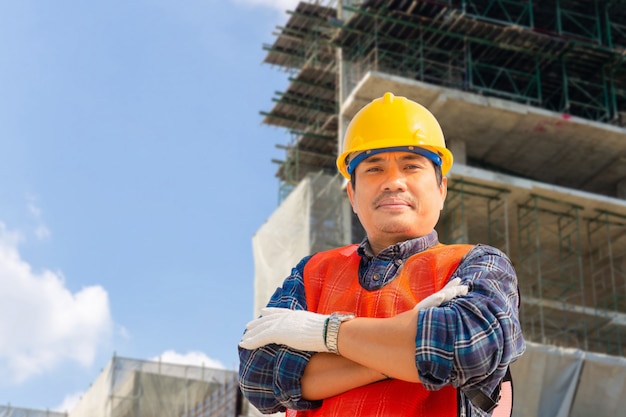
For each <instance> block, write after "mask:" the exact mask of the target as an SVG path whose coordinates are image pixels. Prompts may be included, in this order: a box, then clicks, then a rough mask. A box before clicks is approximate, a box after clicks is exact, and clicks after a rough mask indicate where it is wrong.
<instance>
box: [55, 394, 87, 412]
mask: <svg viewBox="0 0 626 417" xmlns="http://www.w3.org/2000/svg"><path fill="white" fill-rule="evenodd" d="M84 394H85V393H84V392H82V391H80V392H75V393H74V394H70V395H66V396H65V398H64V399H63V402H62V403H61V404H60V405H59V406H58V407H55V408H54V409H53V411H57V412H59V413H67V412H70V411H72V410H73V409H74V407H75V406H76V404H78V401H79V400H80V399H81V397H82V396H83V395H84Z"/></svg>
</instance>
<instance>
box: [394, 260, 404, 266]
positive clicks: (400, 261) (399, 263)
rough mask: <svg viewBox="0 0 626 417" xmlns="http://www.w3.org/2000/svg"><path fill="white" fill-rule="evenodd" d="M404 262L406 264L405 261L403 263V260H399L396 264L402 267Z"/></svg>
mask: <svg viewBox="0 0 626 417" xmlns="http://www.w3.org/2000/svg"><path fill="white" fill-rule="evenodd" d="M403 262H404V261H403V260H402V259H398V260H397V261H396V263H397V264H398V265H402V263H403Z"/></svg>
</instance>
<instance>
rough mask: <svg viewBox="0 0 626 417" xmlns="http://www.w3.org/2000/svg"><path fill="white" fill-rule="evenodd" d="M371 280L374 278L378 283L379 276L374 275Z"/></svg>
mask: <svg viewBox="0 0 626 417" xmlns="http://www.w3.org/2000/svg"><path fill="white" fill-rule="evenodd" d="M372 278H374V281H378V280H379V279H380V274H374V276H373V277H372Z"/></svg>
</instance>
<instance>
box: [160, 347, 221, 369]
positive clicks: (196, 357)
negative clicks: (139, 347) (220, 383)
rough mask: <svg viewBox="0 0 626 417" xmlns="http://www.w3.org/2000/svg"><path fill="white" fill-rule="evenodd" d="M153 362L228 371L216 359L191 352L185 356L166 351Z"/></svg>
mask: <svg viewBox="0 0 626 417" xmlns="http://www.w3.org/2000/svg"><path fill="white" fill-rule="evenodd" d="M151 360H153V361H161V362H163V363H173V364H177V365H194V366H204V367H207V368H215V369H226V367H225V366H224V364H222V363H221V362H220V361H218V360H216V359H212V358H209V357H208V356H207V355H205V354H204V353H202V352H197V351H191V352H187V353H185V354H180V353H177V352H175V351H173V350H166V351H165V352H163V353H161V355H159V356H157V357H155V358H152V359H151Z"/></svg>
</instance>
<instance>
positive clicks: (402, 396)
mask: <svg viewBox="0 0 626 417" xmlns="http://www.w3.org/2000/svg"><path fill="white" fill-rule="evenodd" d="M452 160H453V157H452V154H451V152H450V151H449V150H448V149H447V148H446V147H445V141H444V137H443V133H442V131H441V128H440V126H439V123H438V122H437V120H436V119H435V118H434V116H433V115H432V114H431V113H430V112H429V111H428V110H427V109H426V108H424V107H423V106H421V105H419V104H418V103H415V102H413V101H410V100H408V99H406V98H404V97H395V96H394V95H393V94H391V93H386V94H385V95H384V96H383V97H381V98H378V99H376V100H374V101H372V102H371V103H370V104H368V105H367V106H365V107H364V108H363V109H361V110H360V111H359V112H358V113H357V114H356V115H355V117H354V118H353V119H352V121H351V122H350V125H349V126H348V128H347V131H346V135H345V138H344V143H343V151H342V153H341V154H340V155H339V157H338V159H337V166H338V168H339V171H340V172H341V173H342V174H343V176H344V177H346V178H347V179H348V180H349V183H348V184H347V192H348V197H349V199H350V203H351V204H352V208H353V210H354V212H355V213H356V214H357V216H358V218H359V221H360V222H361V224H362V225H363V227H364V229H365V231H366V234H367V237H366V238H365V239H364V241H363V242H362V243H361V244H360V245H350V246H347V247H343V248H338V249H334V250H330V251H326V252H321V253H317V254H314V255H312V256H308V257H306V258H304V259H303V260H302V261H301V262H300V263H299V264H298V265H297V266H296V267H295V268H294V269H293V270H292V274H291V276H289V277H288V278H287V279H286V280H285V281H284V283H283V286H282V287H281V288H278V289H277V290H276V292H275V293H274V295H273V296H272V298H271V300H270V302H269V304H268V308H266V309H264V310H263V311H262V316H261V317H260V318H258V319H256V320H253V321H252V322H250V323H249V324H248V326H247V331H246V332H245V333H244V336H243V339H242V341H241V342H240V348H239V352H240V359H241V364H240V370H239V374H240V386H241V389H242V391H243V393H244V394H245V395H246V397H247V398H248V399H249V401H250V402H251V403H252V404H253V405H255V406H256V407H257V408H258V409H259V410H260V411H261V412H263V413H274V412H278V411H284V410H288V414H293V413H295V412H297V415H298V416H309V415H311V416H429V417H430V416H442V417H443V416H446V417H447V416H486V415H491V413H492V409H493V406H494V404H495V403H496V402H497V401H498V399H499V396H500V395H499V393H500V386H501V381H502V379H503V378H504V376H505V374H507V372H508V366H509V364H510V363H511V362H513V361H514V360H516V359H517V358H518V357H519V356H520V355H521V354H522V353H523V351H524V348H525V345H524V340H523V337H522V334H521V327H520V323H519V317H518V303H519V297H518V291H517V277H516V274H515V271H514V269H513V267H512V265H511V263H510V261H509V260H508V258H507V257H506V256H505V255H504V254H503V253H502V252H500V251H499V250H497V249H495V248H492V247H489V246H484V245H475V246H474V245H443V244H440V243H439V242H438V239H437V233H436V232H435V230H434V227H435V225H436V223H437V221H438V220H439V215H440V211H441V210H442V208H443V205H444V201H445V198H446V192H447V178H446V177H445V175H446V174H447V172H448V171H449V170H450V167H451V166H452ZM292 410H296V411H295V412H294V411H292ZM508 412H509V414H510V409H509V410H508ZM494 415H495V414H494Z"/></svg>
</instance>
